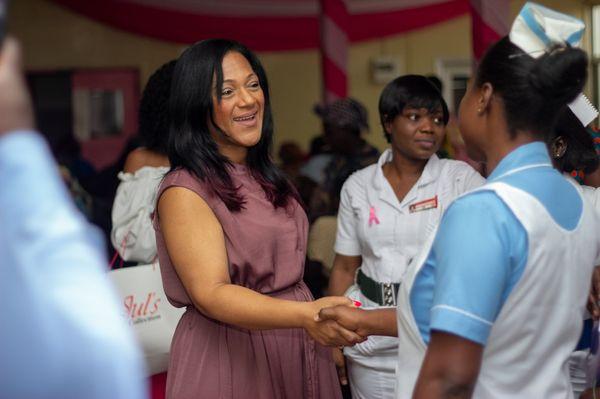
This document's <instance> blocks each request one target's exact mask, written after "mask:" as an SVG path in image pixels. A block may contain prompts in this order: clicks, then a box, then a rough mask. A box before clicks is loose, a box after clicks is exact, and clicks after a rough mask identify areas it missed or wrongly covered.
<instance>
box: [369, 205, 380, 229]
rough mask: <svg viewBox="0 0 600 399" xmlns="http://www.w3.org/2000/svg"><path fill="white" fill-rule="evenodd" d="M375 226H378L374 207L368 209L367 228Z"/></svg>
mask: <svg viewBox="0 0 600 399" xmlns="http://www.w3.org/2000/svg"><path fill="white" fill-rule="evenodd" d="M373 222H374V223H375V224H379V219H377V214H376V213H375V207H374V206H372V207H370V208H369V227H371V226H372V225H373Z"/></svg>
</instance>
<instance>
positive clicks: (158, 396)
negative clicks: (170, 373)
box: [150, 373, 167, 399]
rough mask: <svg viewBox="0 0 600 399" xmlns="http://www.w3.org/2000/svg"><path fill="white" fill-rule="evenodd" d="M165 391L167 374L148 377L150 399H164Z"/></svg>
mask: <svg viewBox="0 0 600 399" xmlns="http://www.w3.org/2000/svg"><path fill="white" fill-rule="evenodd" d="M166 391H167V373H160V374H154V375H153V376H151V377H150V398H151V399H165V396H166Z"/></svg>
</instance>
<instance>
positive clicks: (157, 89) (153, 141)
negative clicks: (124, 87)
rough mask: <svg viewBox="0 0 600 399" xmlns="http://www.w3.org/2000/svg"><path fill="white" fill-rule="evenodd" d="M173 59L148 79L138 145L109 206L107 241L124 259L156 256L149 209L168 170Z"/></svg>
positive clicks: (140, 110)
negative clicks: (110, 242) (169, 109)
mask: <svg viewBox="0 0 600 399" xmlns="http://www.w3.org/2000/svg"><path fill="white" fill-rule="evenodd" d="M175 62H176V61H175V60H172V61H169V62H167V63H166V64H164V65H163V66H161V67H160V68H159V69H158V70H156V72H154V74H152V76H150V79H148V83H147V84H146V87H145V88H144V92H143V93H142V100H141V101H140V109H139V121H138V122H139V135H140V138H141V140H142V147H141V148H137V149H135V150H133V151H132V152H131V153H129V155H128V156H127V160H126V162H125V166H124V168H123V171H122V172H120V173H119V180H121V183H120V184H119V187H118V189H117V195H116V197H115V202H114V204H113V209H112V232H111V236H110V238H111V241H112V244H113V246H114V247H115V249H116V250H117V251H118V252H119V255H121V258H122V259H123V260H126V261H131V262H139V263H150V262H152V261H154V259H155V258H156V237H155V234H154V229H153V228H152V216H151V215H152V212H154V205H155V203H156V192H157V190H158V185H159V184H160V181H161V180H162V178H163V176H164V175H165V174H166V173H167V172H168V171H169V159H168V158H167V155H166V154H167V143H168V139H169V118H168V101H169V91H170V88H171V80H172V77H173V70H174V69H175Z"/></svg>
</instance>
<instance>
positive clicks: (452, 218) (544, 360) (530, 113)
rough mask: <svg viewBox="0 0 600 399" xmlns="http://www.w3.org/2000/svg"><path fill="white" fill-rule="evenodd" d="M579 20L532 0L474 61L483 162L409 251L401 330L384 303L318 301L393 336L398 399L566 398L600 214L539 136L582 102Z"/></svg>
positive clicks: (336, 316) (466, 120)
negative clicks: (476, 180)
mask: <svg viewBox="0 0 600 399" xmlns="http://www.w3.org/2000/svg"><path fill="white" fill-rule="evenodd" d="M583 28H584V24H583V23H582V22H581V21H579V20H577V19H575V18H572V17H569V16H567V15H563V14H560V13H557V12H554V11H552V10H548V9H547V8H545V7H541V6H538V5H535V4H532V3H527V4H526V5H525V7H524V8H523V10H522V11H521V13H520V14H519V17H518V18H517V20H516V21H515V23H514V25H513V28H512V30H511V34H510V36H509V37H505V38H503V39H502V40H500V41H499V42H498V43H496V44H495V45H494V46H492V47H491V48H490V49H489V50H488V52H487V53H486V55H485V56H484V58H483V59H482V61H481V63H480V65H479V67H478V70H477V72H476V75H475V77H474V79H473V80H472V81H471V82H470V84H469V88H468V90H467V93H466V95H465V98H464V99H463V101H462V103H461V107H460V112H459V120H460V128H461V133H462V134H463V137H464V140H465V143H466V145H467V150H468V151H469V156H470V157H471V158H473V159H475V160H478V161H485V162H486V163H487V167H488V170H489V171H491V173H490V175H489V177H488V182H487V184H485V185H484V186H482V187H481V188H479V189H476V190H474V191H471V192H469V193H467V194H465V195H463V196H462V197H459V198H458V199H456V200H455V201H454V202H453V203H452V204H451V205H450V206H449V207H448V209H447V210H446V212H445V214H444V216H443V217H442V221H441V224H440V226H439V228H438V231H437V232H436V234H434V235H431V239H430V240H429V241H430V242H428V243H427V244H426V245H425V247H424V250H423V251H422V252H421V254H420V256H418V257H417V258H416V259H415V260H414V261H413V264H414V265H415V266H414V267H412V268H410V269H409V271H408V272H407V273H406V275H405V276H404V280H403V283H402V285H401V286H400V289H399V291H398V297H397V301H398V307H397V314H396V316H397V317H396V320H397V325H396V326H395V327H396V328H393V327H392V326H391V323H390V321H391V320H393V318H392V317H390V314H389V311H388V310H387V309H378V310H374V311H364V310H363V311H361V310H358V309H355V310H351V309H348V310H347V309H343V308H340V307H338V308H334V309H325V310H322V311H321V313H320V317H321V319H333V320H336V321H338V322H339V323H341V324H343V325H344V326H345V327H346V328H349V329H352V330H354V331H356V332H357V333H359V334H361V335H371V334H377V335H397V336H398V341H399V346H398V354H399V358H398V362H397V366H396V397H397V398H402V399H405V398H411V397H412V398H418V399H422V398H427V399H433V398H449V397H452V398H471V397H474V398H479V399H485V398H545V399H548V398H550V399H554V398H556V399H559V398H560V399H565V398H567V399H569V398H573V392H572V389H571V385H570V381H569V370H568V358H569V355H570V354H571V352H572V351H573V349H574V348H575V346H576V344H577V341H578V339H579V335H580V332H581V327H582V320H583V314H584V311H585V304H586V300H587V296H588V292H589V287H590V277H591V273H592V269H593V267H594V264H597V263H598V260H599V255H600V244H599V240H600V237H599V234H600V232H599V231H598V225H599V224H600V221H599V220H598V215H597V214H596V213H595V212H594V210H593V209H592V207H591V205H590V204H589V202H587V201H585V200H584V199H583V197H582V194H581V190H580V188H579V187H578V186H577V185H574V184H572V183H571V182H569V181H567V180H566V179H565V178H564V177H563V176H562V175H561V174H560V173H559V172H558V171H557V170H555V169H554V168H553V166H552V161H551V159H550V156H549V155H548V151H547V149H546V146H545V144H544V142H545V140H546V139H547V136H548V135H550V134H552V129H553V126H554V124H555V121H556V117H557V115H558V114H559V111H560V110H561V108H562V107H564V106H565V105H567V104H569V105H572V104H576V103H581V101H577V102H575V103H574V100H576V99H577V98H580V97H579V96H580V93H581V90H582V89H583V87H584V85H585V81H586V78H587V62H588V60H587V56H586V54H585V53H584V52H583V51H581V50H578V49H577V48H575V47H576V46H578V45H579V44H580V42H581V37H582V31H583ZM572 110H573V112H575V113H579V112H583V113H585V107H583V108H582V107H577V106H572ZM572 265H578V267H572Z"/></svg>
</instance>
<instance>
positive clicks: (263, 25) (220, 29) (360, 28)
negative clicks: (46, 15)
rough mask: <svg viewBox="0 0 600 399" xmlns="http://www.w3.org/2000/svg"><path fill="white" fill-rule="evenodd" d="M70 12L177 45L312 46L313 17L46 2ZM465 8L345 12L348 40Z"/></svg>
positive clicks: (108, 1)
mask: <svg viewBox="0 0 600 399" xmlns="http://www.w3.org/2000/svg"><path fill="white" fill-rule="evenodd" d="M51 1H53V2H54V3H57V4H60V5H62V6H64V7H67V8H69V9H71V10H72V11H75V12H78V13H80V14H83V15H85V16H87V17H89V18H92V19H94V20H97V21H100V22H103V23H105V24H108V25H111V26H114V27H116V28H119V29H122V30H125V31H128V32H132V33H136V34H139V35H144V36H149V37H154V38H156V39H161V40H167V41H172V42H179V43H194V42H196V41H198V40H202V39H207V38H212V37H224V38H230V39H235V40H238V41H240V42H242V43H244V44H246V45H247V46H248V47H250V48H251V49H253V50H256V51H278V50H295V49H309V48H317V47H318V46H319V20H318V16H317V15H308V16H306V15H305V16H268V17H240V16H237V17H236V16H222V15H204V14H194V13H186V12H180V11H175V10H169V9H160V8H155V7H150V6H145V5H140V4H135V3H129V2H127V1H123V0H104V1H102V2H100V1H93V0H90V1H81V0H51ZM466 12H468V0H450V1H446V2H441V3H437V4H433V5H427V6H423V7H416V8H410V9H402V10H397V11H385V12H374V13H362V14H356V15H350V16H349V25H348V30H347V33H348V36H349V39H350V40H351V41H361V40H368V39H375V38H378V37H382V36H389V35H394V34H399V33H403V32H408V31H411V30H415V29H420V28H424V27H426V26H429V25H432V24H436V23H440V22H443V21H446V20H449V19H452V18H456V17H458V16H460V15H463V14H465V13H466Z"/></svg>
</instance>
